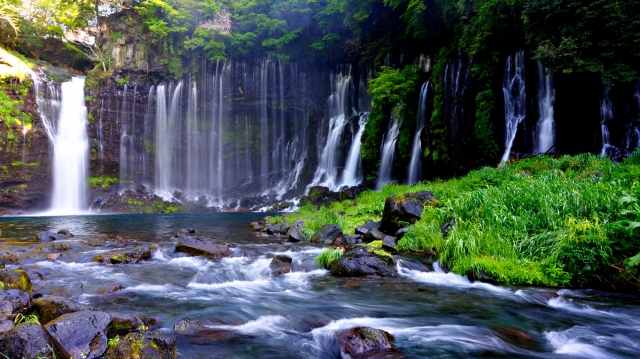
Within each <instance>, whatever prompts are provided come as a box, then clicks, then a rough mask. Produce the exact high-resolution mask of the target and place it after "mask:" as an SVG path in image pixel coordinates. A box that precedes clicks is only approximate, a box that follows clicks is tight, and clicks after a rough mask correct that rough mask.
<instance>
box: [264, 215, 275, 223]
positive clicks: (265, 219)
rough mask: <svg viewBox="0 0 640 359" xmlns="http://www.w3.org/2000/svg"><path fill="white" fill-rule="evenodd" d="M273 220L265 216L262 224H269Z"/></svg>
mask: <svg viewBox="0 0 640 359" xmlns="http://www.w3.org/2000/svg"><path fill="white" fill-rule="evenodd" d="M272 219H273V217H272V216H264V217H262V222H264V223H269V221H270V220H272Z"/></svg>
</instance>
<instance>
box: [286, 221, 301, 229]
mask: <svg viewBox="0 0 640 359" xmlns="http://www.w3.org/2000/svg"><path fill="white" fill-rule="evenodd" d="M303 227H304V221H303V220H301V219H299V220H297V221H295V222H293V224H292V225H290V226H289V230H291V229H293V228H298V229H302V228H303Z"/></svg>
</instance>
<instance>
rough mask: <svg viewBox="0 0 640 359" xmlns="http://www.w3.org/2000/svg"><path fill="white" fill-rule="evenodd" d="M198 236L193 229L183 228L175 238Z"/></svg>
mask: <svg viewBox="0 0 640 359" xmlns="http://www.w3.org/2000/svg"><path fill="white" fill-rule="evenodd" d="M195 234H196V230H195V229H193V228H183V229H181V230H179V231H178V232H177V233H176V235H175V236H174V237H175V238H184V237H189V236H195Z"/></svg>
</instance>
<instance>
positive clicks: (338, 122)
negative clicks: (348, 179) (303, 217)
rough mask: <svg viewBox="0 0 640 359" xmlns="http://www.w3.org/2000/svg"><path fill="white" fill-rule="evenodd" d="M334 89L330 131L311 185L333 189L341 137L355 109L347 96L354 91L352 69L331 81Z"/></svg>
mask: <svg viewBox="0 0 640 359" xmlns="http://www.w3.org/2000/svg"><path fill="white" fill-rule="evenodd" d="M331 85H332V91H331V96H330V97H329V100H328V107H329V114H330V116H331V118H330V120H329V133H328V135H327V141H326V144H325V146H324V149H323V150H322V154H321V155H320V161H319V163H318V168H317V169H316V173H315V175H314V178H313V181H312V182H311V184H310V185H309V187H311V186H326V187H329V189H331V190H336V189H337V188H338V185H339V183H338V166H339V162H338V158H337V157H338V150H339V148H340V138H341V137H342V132H343V131H344V128H345V125H346V124H347V118H348V117H351V114H352V113H354V112H355V111H354V110H353V109H351V108H348V105H347V96H348V95H349V93H350V91H351V92H352V91H353V90H352V87H353V81H352V79H351V70H349V71H348V72H347V74H346V75H345V74H342V73H340V74H337V75H335V78H334V79H333V81H331Z"/></svg>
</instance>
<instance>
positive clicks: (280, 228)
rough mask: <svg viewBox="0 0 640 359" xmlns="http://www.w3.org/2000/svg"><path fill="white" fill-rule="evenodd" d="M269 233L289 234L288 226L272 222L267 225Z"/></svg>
mask: <svg viewBox="0 0 640 359" xmlns="http://www.w3.org/2000/svg"><path fill="white" fill-rule="evenodd" d="M267 234H270V235H276V234H287V227H286V226H284V225H277V224H271V225H268V226H267Z"/></svg>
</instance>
